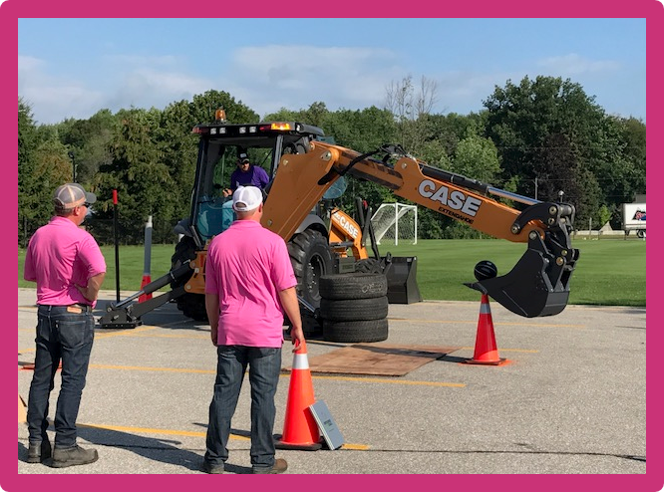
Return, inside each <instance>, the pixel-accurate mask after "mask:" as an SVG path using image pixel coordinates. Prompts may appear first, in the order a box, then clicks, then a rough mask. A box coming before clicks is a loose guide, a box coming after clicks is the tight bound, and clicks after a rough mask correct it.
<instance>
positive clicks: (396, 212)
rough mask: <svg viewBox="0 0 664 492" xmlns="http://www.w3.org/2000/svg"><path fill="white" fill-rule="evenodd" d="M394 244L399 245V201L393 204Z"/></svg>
mask: <svg viewBox="0 0 664 492" xmlns="http://www.w3.org/2000/svg"><path fill="white" fill-rule="evenodd" d="M394 245H395V246H399V203H395V204H394Z"/></svg>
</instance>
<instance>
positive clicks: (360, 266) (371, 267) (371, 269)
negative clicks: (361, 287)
mask: <svg viewBox="0 0 664 492" xmlns="http://www.w3.org/2000/svg"><path fill="white" fill-rule="evenodd" d="M355 271H356V272H360V273H383V267H381V266H380V261H378V260H377V259H375V258H367V259H366V260H360V261H358V262H357V263H355Z"/></svg>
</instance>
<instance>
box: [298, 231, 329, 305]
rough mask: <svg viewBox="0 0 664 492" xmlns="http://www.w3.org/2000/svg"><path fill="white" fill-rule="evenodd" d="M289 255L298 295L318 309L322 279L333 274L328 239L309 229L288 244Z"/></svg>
mask: <svg viewBox="0 0 664 492" xmlns="http://www.w3.org/2000/svg"><path fill="white" fill-rule="evenodd" d="M288 254H289V255H290V259H291V264H292V265H293V270H294V272H295V278H296V279H297V287H296V288H295V290H296V292H297V295H299V296H300V297H301V298H302V299H304V300H305V301H306V302H308V303H309V304H311V306H313V308H314V309H317V308H318V307H319V306H320V299H321V296H320V291H319V283H320V278H321V277H322V276H323V275H328V274H330V273H332V268H333V263H332V251H331V250H330V246H329V243H328V241H327V238H325V236H323V234H321V233H320V232H318V231H314V230H312V229H307V230H306V231H304V232H301V233H300V234H297V235H296V236H295V237H294V238H293V239H292V240H291V241H290V242H289V243H288Z"/></svg>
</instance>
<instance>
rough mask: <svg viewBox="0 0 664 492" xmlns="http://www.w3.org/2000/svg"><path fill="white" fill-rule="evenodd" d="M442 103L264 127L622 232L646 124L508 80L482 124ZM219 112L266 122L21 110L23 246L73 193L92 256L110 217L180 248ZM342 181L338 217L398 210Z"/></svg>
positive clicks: (637, 179) (386, 196)
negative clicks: (403, 153) (88, 211)
mask: <svg viewBox="0 0 664 492" xmlns="http://www.w3.org/2000/svg"><path fill="white" fill-rule="evenodd" d="M437 97H438V94H437V86H436V84H435V83H434V82H432V81H431V80H427V79H426V78H424V77H423V78H422V80H421V82H420V83H419V84H416V83H414V81H413V80H412V78H410V77H406V78H404V79H403V80H401V81H397V82H393V83H392V84H391V85H390V86H389V87H388V88H386V98H385V100H386V103H385V106H384V107H383V108H378V107H375V106H372V107H369V108H365V109H362V110H348V109H339V110H336V111H330V110H328V109H327V107H326V105H325V103H324V102H315V103H313V104H311V105H310V106H309V107H308V108H306V109H297V110H294V109H289V108H282V109H281V110H279V111H277V112H276V113H273V114H269V115H265V116H264V117H263V118H262V119H263V120H264V121H270V120H284V119H285V120H296V121H301V122H303V123H308V124H312V125H316V126H319V127H321V128H323V129H324V130H325V133H326V134H327V135H329V136H331V137H333V138H334V140H335V142H336V143H337V144H339V145H342V146H345V147H349V148H352V149H354V150H357V151H359V152H367V151H370V150H374V149H376V148H378V147H379V146H380V145H382V144H386V143H392V144H394V143H396V144H399V145H401V146H402V147H403V148H404V149H406V150H407V151H408V152H409V153H410V154H411V155H413V156H416V157H418V158H419V159H421V160H423V161H425V162H427V163H428V164H429V165H431V166H435V167H439V168H443V169H446V170H448V171H452V172H455V173H458V174H462V175H464V176H467V177H469V178H473V179H477V180H480V181H483V182H485V183H489V184H491V185H493V186H495V187H498V188H502V189H504V190H507V191H513V192H516V193H519V194H522V195H527V196H530V197H535V198H537V199H539V200H557V199H558V194H559V192H560V191H563V192H564V200H565V201H567V202H570V203H573V204H574V205H575V207H576V223H577V227H579V228H587V224H588V223H589V222H590V221H592V224H593V225H595V226H596V227H600V226H601V225H602V224H604V223H606V222H607V221H610V222H611V225H612V226H613V227H614V228H619V227H621V204H622V203H625V202H631V201H633V199H634V196H635V194H637V193H638V194H641V193H645V191H646V126H645V123H644V122H643V121H642V120H640V119H636V118H632V117H628V118H626V117H620V116H615V115H610V114H607V112H606V111H605V110H604V109H603V108H602V107H600V106H599V105H598V104H597V103H596V102H595V98H594V97H591V96H588V95H587V94H586V93H585V91H584V90H583V87H582V86H581V85H579V84H578V83H574V82H572V81H571V80H569V79H567V80H563V79H562V78H556V77H544V76H538V77H536V78H535V79H530V78H528V77H525V78H523V79H522V80H521V81H520V82H519V83H518V84H515V83H513V82H512V81H511V80H508V81H507V82H506V83H505V86H504V87H498V86H496V87H495V90H494V92H493V93H492V94H490V95H488V97H487V98H486V99H485V100H483V101H482V102H483V109H482V110H481V111H479V112H478V113H470V114H468V115H460V114H456V113H448V114H436V113H433V112H432V111H431V108H432V107H433V106H434V102H435V101H436V99H437ZM220 107H223V108H224V109H225V110H226V114H227V118H228V120H229V121H230V122H233V123H257V122H259V121H260V120H261V118H260V117H259V115H258V114H257V113H256V112H255V111H254V110H252V109H251V108H249V107H248V106H247V105H245V104H244V103H242V102H241V101H237V100H236V99H235V98H234V97H233V96H232V95H231V94H229V93H227V92H223V91H216V90H210V91H208V92H205V93H204V94H199V95H196V96H194V97H193V98H192V100H191V101H187V100H182V101H177V102H173V103H171V104H169V105H168V106H167V107H166V108H164V109H163V110H159V109H155V108H152V109H149V110H146V109H137V108H129V109H121V110H119V111H118V112H117V113H115V114H113V113H112V112H111V111H110V110H108V109H101V110H100V111H98V112H97V113H96V114H94V115H93V116H92V117H90V118H89V119H86V120H79V119H66V120H64V121H62V122H60V123H57V124H51V125H44V124H39V125H38V124H36V123H35V120H34V117H33V115H32V111H31V106H30V102H29V101H26V100H25V99H23V98H21V97H19V99H18V171H19V172H18V200H19V203H18V206H19V216H18V221H19V223H18V230H19V238H18V240H19V246H24V245H25V243H26V241H27V240H28V239H29V237H30V236H31V234H32V233H33V232H34V230H36V229H37V227H39V226H41V225H42V224H44V223H46V222H47V221H48V219H49V218H50V216H51V214H52V205H51V194H52V192H53V190H54V189H55V187H57V186H58V185H59V184H62V183H64V182H67V181H72V180H75V181H77V182H79V183H81V184H83V185H84V186H85V187H86V188H87V189H89V190H91V191H93V192H95V193H96V194H97V197H98V203H97V204H96V205H95V207H94V212H95V213H94V215H93V217H92V218H91V219H90V220H89V221H88V222H87V223H88V224H89V225H88V227H89V229H91V231H92V232H93V233H94V234H95V236H96V237H97V238H98V239H99V241H100V242H102V243H106V244H109V243H111V242H112V241H113V219H114V214H115V213H117V215H118V237H119V238H120V241H121V242H122V243H123V244H140V243H141V242H142V241H143V228H144V223H145V221H146V220H147V217H148V216H150V215H151V216H152V217H153V223H154V230H153V241H154V242H160V243H169V242H175V241H176V240H177V239H176V237H175V235H174V233H173V232H172V228H173V226H174V225H175V224H176V223H177V222H178V221H179V220H180V219H182V218H183V217H186V216H188V214H189V208H190V200H191V192H192V186H193V180H194V171H195V166H196V158H197V137H196V136H195V134H193V133H192V128H193V127H194V126H195V125H196V124H199V123H202V122H207V121H211V120H212V119H213V115H214V111H215V110H216V109H217V108H220ZM349 181H350V182H349V188H348V191H347V192H346V196H345V197H344V198H343V201H342V203H341V205H342V206H343V207H344V208H347V209H351V207H352V204H353V203H354V197H355V196H361V197H362V198H364V199H365V200H367V202H368V203H369V204H370V205H371V206H372V207H373V209H374V210H376V208H377V207H378V206H379V205H380V204H381V203H384V202H393V201H395V200H396V197H395V196H393V195H392V194H391V193H390V192H389V190H387V189H386V188H382V187H380V186H378V185H376V184H373V183H368V182H361V181H358V180H354V179H352V178H350V180H349ZM113 190H117V193H118V198H119V199H118V204H117V206H114V204H113ZM580 224H582V225H580ZM418 232H419V235H420V237H422V238H424V239H441V238H467V237H477V235H478V233H477V231H474V230H473V229H471V228H468V227H466V226H464V225H462V224H459V223H457V222H455V221H453V220H451V219H449V218H446V217H444V216H442V215H441V214H438V213H436V212H433V211H431V210H427V209H422V208H420V214H419V227H418Z"/></svg>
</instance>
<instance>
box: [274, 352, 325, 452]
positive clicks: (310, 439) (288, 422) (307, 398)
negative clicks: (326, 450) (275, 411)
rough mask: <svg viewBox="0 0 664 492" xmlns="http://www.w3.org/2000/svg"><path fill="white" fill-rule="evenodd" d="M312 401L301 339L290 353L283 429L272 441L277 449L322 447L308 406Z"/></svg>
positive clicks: (312, 389) (314, 448) (307, 364)
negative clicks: (298, 346)
mask: <svg viewBox="0 0 664 492" xmlns="http://www.w3.org/2000/svg"><path fill="white" fill-rule="evenodd" d="M314 403H315V400H314V386H313V383H312V381H311V371H310V370H309V359H308V358H307V344H306V343H305V342H303V343H302V348H301V349H300V350H298V351H297V352H295V353H294V354H293V366H292V367H291V377H290V386H289V388H288V401H287V403H286V418H285V419H284V432H283V434H282V435H281V436H278V438H277V440H276V441H275V443H274V445H275V447H276V448H277V449H299V450H308V451H315V450H317V449H320V448H322V447H323V444H322V443H321V438H320V432H319V430H318V425H316V420H315V419H314V416H313V415H312V414H311V411H310V410H309V406H310V405H313V404H314Z"/></svg>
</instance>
